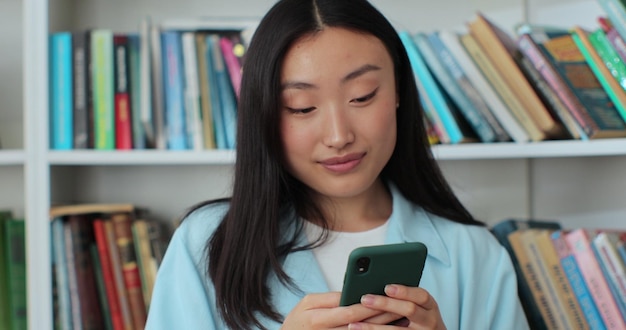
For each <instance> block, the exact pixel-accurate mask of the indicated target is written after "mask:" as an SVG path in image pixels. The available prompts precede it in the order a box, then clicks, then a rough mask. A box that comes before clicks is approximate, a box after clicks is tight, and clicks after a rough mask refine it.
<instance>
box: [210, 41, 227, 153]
mask: <svg viewBox="0 0 626 330" xmlns="http://www.w3.org/2000/svg"><path fill="white" fill-rule="evenodd" d="M220 55H221V53H220V50H219V47H218V45H217V43H216V41H214V38H213V37H212V35H210V34H209V35H207V37H206V62H207V77H208V85H209V86H210V87H209V99H210V102H211V115H212V116H213V132H214V134H215V147H216V148H217V149H228V142H227V140H226V126H225V125H224V111H222V101H220V98H221V93H220V92H219V84H218V79H217V73H216V70H217V68H216V65H215V62H216V60H214V59H213V58H214V57H218V56H220Z"/></svg>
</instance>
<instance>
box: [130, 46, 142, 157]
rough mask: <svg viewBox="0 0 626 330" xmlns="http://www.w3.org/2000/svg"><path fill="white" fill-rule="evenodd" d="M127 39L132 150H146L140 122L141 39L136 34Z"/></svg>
mask: <svg viewBox="0 0 626 330" xmlns="http://www.w3.org/2000/svg"><path fill="white" fill-rule="evenodd" d="M127 38H128V72H129V79H130V82H129V84H130V85H129V86H130V109H131V117H132V132H133V144H132V145H133V149H146V138H145V133H144V126H143V124H142V122H141V111H142V109H141V107H142V104H141V102H142V98H143V96H142V90H141V89H142V81H141V68H142V62H141V61H142V55H141V42H142V41H141V39H140V37H139V35H138V34H129V35H127Z"/></svg>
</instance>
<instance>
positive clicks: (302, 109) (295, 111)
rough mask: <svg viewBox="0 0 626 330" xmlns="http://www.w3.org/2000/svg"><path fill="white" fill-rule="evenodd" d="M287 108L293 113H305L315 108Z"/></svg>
mask: <svg viewBox="0 0 626 330" xmlns="http://www.w3.org/2000/svg"><path fill="white" fill-rule="evenodd" d="M287 110H288V111H289V112H291V113H293V114H307V113H309V112H311V111H313V110H315V107H309V108H301V109H294V108H290V107H287Z"/></svg>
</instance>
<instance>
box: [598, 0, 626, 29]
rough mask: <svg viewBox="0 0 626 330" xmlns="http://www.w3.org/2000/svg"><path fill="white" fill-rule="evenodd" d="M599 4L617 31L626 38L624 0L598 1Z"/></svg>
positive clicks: (625, 6) (625, 7) (625, 5)
mask: <svg viewBox="0 0 626 330" xmlns="http://www.w3.org/2000/svg"><path fill="white" fill-rule="evenodd" d="M598 4H599V5H600V7H602V9H603V10H604V12H605V13H606V15H607V16H608V17H609V19H610V20H611V22H612V24H613V26H614V27H615V30H617V32H618V33H619V34H620V35H621V36H622V38H626V4H625V3H624V1H623V0H598Z"/></svg>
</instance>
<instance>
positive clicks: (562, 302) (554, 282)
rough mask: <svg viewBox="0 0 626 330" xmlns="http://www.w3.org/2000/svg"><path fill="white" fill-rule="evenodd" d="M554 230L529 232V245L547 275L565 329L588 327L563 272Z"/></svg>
mask: <svg viewBox="0 0 626 330" xmlns="http://www.w3.org/2000/svg"><path fill="white" fill-rule="evenodd" d="M553 231H554V230H546V229H537V230H533V231H530V232H529V234H528V235H529V236H530V237H529V247H530V250H531V253H532V254H534V255H535V257H536V262H537V266H538V267H539V268H540V269H541V272H542V273H543V276H544V277H545V282H546V287H547V288H548V290H549V291H551V296H552V298H551V299H552V300H554V305H555V306H556V309H557V311H558V314H557V319H559V320H560V321H559V323H560V324H561V326H562V328H564V329H581V330H582V329H588V328H589V325H588V324H587V321H586V319H585V316H584V315H583V312H582V310H581V309H580V305H579V303H578V300H577V299H576V296H575V295H574V293H573V292H572V288H571V286H570V283H569V281H568V279H567V277H565V274H564V273H563V267H562V266H561V260H560V259H559V256H558V254H557V252H556V250H555V248H554V244H553V243H552V238H551V234H552V232H553Z"/></svg>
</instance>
